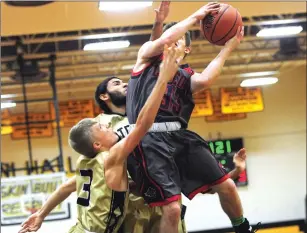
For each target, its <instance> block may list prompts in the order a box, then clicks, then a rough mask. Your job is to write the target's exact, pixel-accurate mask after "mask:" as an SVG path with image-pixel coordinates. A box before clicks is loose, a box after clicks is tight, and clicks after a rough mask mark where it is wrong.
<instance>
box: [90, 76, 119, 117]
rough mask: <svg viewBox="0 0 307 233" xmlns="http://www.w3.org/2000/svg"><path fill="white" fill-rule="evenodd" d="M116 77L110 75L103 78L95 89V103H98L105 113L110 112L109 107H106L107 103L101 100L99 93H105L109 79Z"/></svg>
mask: <svg viewBox="0 0 307 233" xmlns="http://www.w3.org/2000/svg"><path fill="white" fill-rule="evenodd" d="M115 78H117V77H115V76H112V77H109V78H106V79H105V80H103V81H102V82H101V83H100V84H99V85H98V86H97V88H96V91H95V100H96V103H97V104H98V105H99V107H100V109H101V110H103V111H104V112H105V113H108V114H110V113H112V111H111V109H110V108H109V107H108V105H107V104H106V102H104V101H103V100H101V99H100V95H101V94H106V93H107V92H108V91H107V87H108V83H109V81H111V80H112V79H115Z"/></svg>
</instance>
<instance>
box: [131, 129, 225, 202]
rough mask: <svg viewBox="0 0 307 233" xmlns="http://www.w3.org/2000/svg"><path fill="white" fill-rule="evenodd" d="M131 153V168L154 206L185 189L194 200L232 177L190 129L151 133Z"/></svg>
mask: <svg viewBox="0 0 307 233" xmlns="http://www.w3.org/2000/svg"><path fill="white" fill-rule="evenodd" d="M131 156H132V157H131V158H130V160H135V161H134V162H131V164H134V165H131V164H130V166H129V160H128V170H129V172H130V170H131V173H134V174H133V177H132V178H133V180H134V181H135V182H136V185H137V188H138V190H139V192H140V193H141V194H142V196H143V198H144V199H145V201H146V202H147V203H148V204H149V205H150V206H163V205H167V204H168V203H170V202H173V201H177V200H179V199H180V198H181V192H182V193H183V194H184V195H185V196H187V197H188V198H189V199H190V200H191V199H193V197H194V196H195V195H196V194H198V193H204V192H206V191H208V190H209V189H210V188H211V187H212V186H213V185H216V184H219V183H222V182H223V181H225V180H226V179H228V178H229V176H228V174H227V173H226V171H225V170H224V169H223V168H222V166H221V165H220V164H219V163H218V161H217V160H216V159H215V158H214V156H213V155H212V153H211V151H210V148H209V145H208V143H207V142H206V141H205V140H204V139H202V138H201V137H200V136H199V135H197V134H196V133H193V132H191V131H189V130H178V131H173V132H154V133H147V134H146V136H145V137H144V138H143V140H142V141H141V143H140V144H139V145H138V146H137V147H136V148H135V150H134V152H133V154H132V155H131ZM129 167H130V168H129ZM132 167H133V168H132ZM132 170H133V171H132Z"/></svg>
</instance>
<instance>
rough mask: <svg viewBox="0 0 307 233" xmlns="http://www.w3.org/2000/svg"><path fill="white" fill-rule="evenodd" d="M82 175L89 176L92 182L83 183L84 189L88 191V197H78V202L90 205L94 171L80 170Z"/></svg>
mask: <svg viewBox="0 0 307 233" xmlns="http://www.w3.org/2000/svg"><path fill="white" fill-rule="evenodd" d="M80 175H81V176H82V177H88V178H89V180H90V182H89V183H84V184H83V189H82V190H83V191H84V192H86V193H87V198H83V197H78V199H77V204H78V205H82V206H85V207H86V206H89V205H90V198H91V184H92V180H93V171H92V170H80Z"/></svg>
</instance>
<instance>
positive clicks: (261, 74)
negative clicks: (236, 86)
mask: <svg viewBox="0 0 307 233" xmlns="http://www.w3.org/2000/svg"><path fill="white" fill-rule="evenodd" d="M277 73H278V71H261V72H250V73H244V74H239V75H238V76H239V77H241V78H249V77H259V76H268V75H274V74H277Z"/></svg>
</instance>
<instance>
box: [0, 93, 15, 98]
mask: <svg viewBox="0 0 307 233" xmlns="http://www.w3.org/2000/svg"><path fill="white" fill-rule="evenodd" d="M16 96H17V95H16V94H5V95H1V99H9V98H14V97H16Z"/></svg>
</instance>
